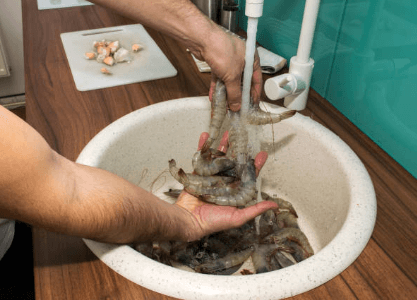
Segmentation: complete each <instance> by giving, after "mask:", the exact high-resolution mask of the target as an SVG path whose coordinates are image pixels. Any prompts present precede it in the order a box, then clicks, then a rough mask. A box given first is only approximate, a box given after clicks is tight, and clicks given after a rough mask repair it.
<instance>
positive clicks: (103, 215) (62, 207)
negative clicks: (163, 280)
mask: <svg viewBox="0 0 417 300" xmlns="http://www.w3.org/2000/svg"><path fill="white" fill-rule="evenodd" d="M0 170H1V172H0V217H1V218H9V219H16V220H20V221H23V222H26V223H29V224H32V225H34V226H37V227H42V228H45V229H48V230H51V231H55V232H60V233H64V234H69V235H74V236H80V237H85V238H90V239H95V240H99V241H105V242H113V243H129V242H133V241H145V240H181V241H188V240H195V239H199V238H201V237H202V236H204V235H207V234H209V233H212V232H215V231H220V230H222V229H226V228H231V227H235V226H239V225H241V224H243V223H245V222H246V221H248V220H250V219H252V218H254V217H255V216H256V215H258V214H260V213H262V212H264V211H265V210H267V209H268V208H271V207H273V206H274V204H271V203H269V204H268V203H263V204H262V205H259V206H257V207H251V208H250V209H245V210H237V209H232V208H227V207H225V208H220V210H219V209H218V208H217V209H216V210H215V211H214V213H213V211H211V210H210V207H212V205H208V204H204V203H201V202H200V201H198V199H197V198H194V197H192V196H190V195H188V194H184V195H183V196H182V197H183V200H186V201H187V203H188V204H187V205H183V206H180V205H171V204H168V203H166V202H164V201H162V200H160V199H159V198H157V197H155V196H154V195H152V194H151V193H149V192H147V191H145V190H143V189H141V188H140V187H137V186H135V185H133V184H131V183H129V182H128V181H127V180H124V179H123V178H120V177H118V176H116V175H114V174H112V173H110V172H107V171H104V170H101V169H97V168H92V167H88V166H84V165H80V164H76V163H74V162H72V161H70V160H68V159H66V158H64V157H63V156H61V155H59V154H58V153H56V152H55V151H53V150H52V149H51V148H50V147H49V145H48V144H47V143H46V141H45V140H44V139H43V138H42V136H41V135H39V133H37V132H36V131H35V130H34V129H33V128H32V127H30V126H29V125H28V124H26V123H25V122H24V121H22V120H21V119H19V118H18V117H17V116H15V115H14V114H12V113H11V112H9V111H8V110H6V109H5V108H3V107H2V106H0ZM197 206H199V207H201V206H203V207H205V210H206V212H205V213H204V214H205V215H201V209H198V210H196V209H195V208H196V207H197ZM219 220H220V222H219Z"/></svg>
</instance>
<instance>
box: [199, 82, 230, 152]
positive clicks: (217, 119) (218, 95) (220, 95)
mask: <svg viewBox="0 0 417 300" xmlns="http://www.w3.org/2000/svg"><path fill="white" fill-rule="evenodd" d="M226 114H227V100H226V86H225V85H224V83H223V82H222V81H220V80H217V82H216V88H215V90H214V93H213V99H212V101H211V120H210V125H209V138H208V139H207V141H206V142H205V143H204V145H203V147H202V148H201V152H203V153H204V152H206V151H207V150H209V149H210V146H211V145H212V144H213V142H214V141H215V140H216V138H217V137H218V136H219V133H220V128H221V127H222V124H223V121H224V119H225V117H226Z"/></svg>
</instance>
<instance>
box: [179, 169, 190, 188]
mask: <svg viewBox="0 0 417 300" xmlns="http://www.w3.org/2000/svg"><path fill="white" fill-rule="evenodd" d="M178 177H179V182H180V183H182V184H183V185H184V186H187V185H189V184H190V180H189V179H188V177H187V174H186V173H185V171H184V170H183V169H179V170H178Z"/></svg>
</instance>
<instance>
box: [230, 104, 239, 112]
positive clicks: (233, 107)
mask: <svg viewBox="0 0 417 300" xmlns="http://www.w3.org/2000/svg"><path fill="white" fill-rule="evenodd" d="M229 108H230V109H231V110H232V111H239V109H240V103H231V104H229Z"/></svg>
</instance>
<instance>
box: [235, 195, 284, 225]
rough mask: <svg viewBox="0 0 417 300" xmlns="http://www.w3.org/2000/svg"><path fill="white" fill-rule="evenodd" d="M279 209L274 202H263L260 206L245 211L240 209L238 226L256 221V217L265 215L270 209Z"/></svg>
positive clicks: (250, 207)
mask: <svg viewBox="0 0 417 300" xmlns="http://www.w3.org/2000/svg"><path fill="white" fill-rule="evenodd" d="M274 208H278V204H276V203H275V202H272V201H262V202H260V203H258V204H255V205H252V206H249V207H246V208H244V209H240V210H239V213H240V214H241V217H240V218H238V219H237V224H236V226H241V225H243V224H245V223H247V222H248V221H250V220H252V219H254V218H255V217H257V216H259V215H261V214H263V213H264V212H266V211H267V210H268V209H274Z"/></svg>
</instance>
